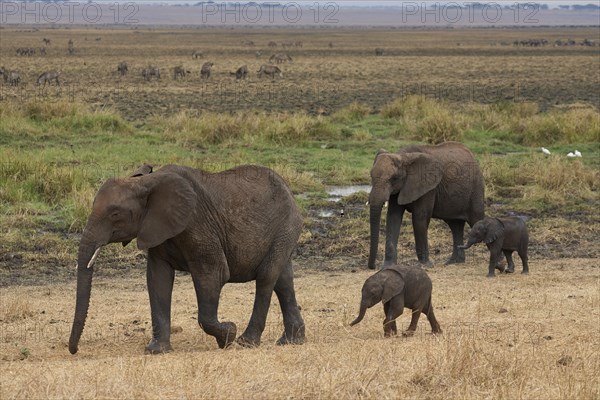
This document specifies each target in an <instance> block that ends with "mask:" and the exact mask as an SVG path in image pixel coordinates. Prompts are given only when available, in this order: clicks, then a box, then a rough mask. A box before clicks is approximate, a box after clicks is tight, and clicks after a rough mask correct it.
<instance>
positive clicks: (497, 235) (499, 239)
mask: <svg viewBox="0 0 600 400" xmlns="http://www.w3.org/2000/svg"><path fill="white" fill-rule="evenodd" d="M480 242H484V243H485V244H486V246H487V248H488V250H489V251H490V263H489V265H488V275H487V276H488V277H489V278H493V277H494V276H495V273H494V269H495V268H498V269H500V270H501V271H503V270H502V269H501V268H499V267H497V265H498V263H499V262H500V259H501V258H502V253H504V256H505V257H506V262H507V263H508V267H507V271H506V272H510V273H512V272H515V263H514V262H513V259H512V253H513V251H516V252H517V253H518V254H519V257H521V262H522V263H523V271H522V273H523V274H528V273H529V266H528V264H527V247H528V246H529V233H528V231H527V226H526V225H525V222H524V221H523V220H522V219H521V218H519V217H506V218H490V217H485V218H484V219H483V220H481V221H479V222H477V223H476V224H475V225H473V228H471V231H470V232H469V236H468V238H467V244H466V245H464V246H461V247H462V248H463V249H468V248H469V247H471V246H473V245H474V244H475V243H480Z"/></svg>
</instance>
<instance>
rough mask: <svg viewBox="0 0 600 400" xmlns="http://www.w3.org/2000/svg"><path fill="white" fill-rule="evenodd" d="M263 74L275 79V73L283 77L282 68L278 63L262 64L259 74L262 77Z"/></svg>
mask: <svg viewBox="0 0 600 400" xmlns="http://www.w3.org/2000/svg"><path fill="white" fill-rule="evenodd" d="M263 75H269V76H270V77H271V78H273V79H275V75H277V76H279V77H280V78H281V77H283V73H282V72H281V69H279V67H278V66H276V65H266V64H265V65H261V66H260V69H259V70H258V76H259V77H261V76H263Z"/></svg>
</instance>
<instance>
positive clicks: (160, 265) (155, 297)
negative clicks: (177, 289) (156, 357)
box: [146, 248, 175, 354]
mask: <svg viewBox="0 0 600 400" xmlns="http://www.w3.org/2000/svg"><path fill="white" fill-rule="evenodd" d="M158 251H159V250H157V249H156V248H152V249H150V250H149V251H148V266H147V270H146V281H147V285H148V295H149V297H150V313H151V315H152V339H151V340H150V343H148V346H146V351H147V352H149V353H150V354H158V353H165V352H170V351H173V347H171V294H172V293H173V281H174V279H175V270H174V269H173V268H171V266H170V265H169V263H168V262H167V261H165V260H163V259H161V258H160V257H159V256H158V254H157V253H158Z"/></svg>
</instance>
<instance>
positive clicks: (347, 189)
mask: <svg viewBox="0 0 600 400" xmlns="http://www.w3.org/2000/svg"><path fill="white" fill-rule="evenodd" d="M370 191H371V185H349V186H331V187H330V188H328V189H327V194H328V195H329V196H330V197H329V198H328V199H327V200H329V201H333V202H338V201H340V200H341V199H342V197H346V196H350V195H351V194H354V193H358V192H366V193H369V192H370Z"/></svg>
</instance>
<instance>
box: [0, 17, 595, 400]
mask: <svg viewBox="0 0 600 400" xmlns="http://www.w3.org/2000/svg"><path fill="white" fill-rule="evenodd" d="M0 32H1V36H2V40H1V41H0V56H1V59H2V64H3V67H4V68H5V69H6V70H11V71H17V72H18V73H19V75H20V77H21V79H20V82H19V83H18V84H17V85H14V86H13V85H10V84H9V82H3V83H2V87H1V89H2V91H1V92H0V117H1V118H0V159H1V162H0V234H1V237H0V398H2V399H16V398H19V399H37V398H60V399H63V398H77V399H79V398H148V399H154V398H190V399H192V398H194V399H195V398H211V399H213V398H236V399H237V398H244V399H246V398H269V399H271V398H311V399H312V398H336V399H338V398H367V399H375V398H377V399H380V398H435V399H438V398H440V399H441V398H444V399H446V398H477V399H479V398H481V399H484V398H485V399H487V398H494V399H516V398H527V399H598V398H599V397H600V382H599V378H598V377H599V376H600V353H599V352H598V349H599V348H600V268H599V263H598V260H599V258H600V248H599V247H598V239H597V238H598V237H599V236H600V218H599V214H598V211H597V210H598V206H599V204H598V203H599V201H598V200H599V199H598V190H599V185H600V183H599V182H600V171H599V168H600V112H599V109H598V107H599V106H600V97H599V96H598V93H600V82H599V80H598V74H597V73H596V72H597V71H598V70H599V69H600V57H599V54H600V51H599V49H600V47H598V46H581V45H576V46H567V47H564V46H553V43H554V42H555V41H556V40H565V39H569V38H571V39H574V40H576V41H577V42H581V41H583V40H584V39H586V38H591V39H593V38H594V37H596V36H597V32H598V31H597V28H553V29H547V28H536V29H480V30H476V29H464V30H460V29H447V30H431V31H428V30H417V29H414V30H409V29H407V30H375V29H361V30H358V29H357V30H344V29H328V30H311V29H297V30H291V29H283V28H281V29H258V28H254V29H185V28H181V29H168V28H158V27H157V28H142V27H140V28H139V29H128V28H127V29H126V28H121V29H109V28H100V29H83V28H81V29H80V28H75V27H71V28H70V29H65V28H58V29H44V28H38V29H24V28H14V27H7V26H5V27H4V29H1V30H0ZM44 38H46V39H48V40H49V41H50V44H47V42H46V43H44V42H43V39H44ZM531 38H544V39H546V40H547V41H548V44H547V45H545V46H539V47H525V46H514V45H513V42H514V41H515V40H525V39H531ZM70 39H71V40H72V41H73V45H72V48H73V49H74V50H73V51H71V52H70V54H69V51H68V41H69V40H70ZM250 42H252V43H253V44H251V43H250ZM269 42H273V43H275V46H273V44H271V46H269ZM300 42H301V44H300ZM283 43H285V44H286V46H285V48H283V47H282V44H283ZM288 43H291V44H292V45H289V46H288V45H287V44H288ZM42 46H45V47H46V55H40V54H39V47H42ZM30 47H35V48H36V49H38V51H36V54H34V55H31V56H22V55H18V54H17V53H16V49H17V48H30ZM375 48H381V49H383V53H382V54H383V55H375ZM194 51H201V52H202V55H201V56H200V57H198V58H192V53H193V52H194ZM274 53H287V54H288V55H290V57H291V58H292V60H293V61H292V62H285V63H281V64H277V65H278V66H279V68H280V69H281V71H282V73H283V74H282V76H281V77H278V76H275V77H273V78H272V77H259V76H257V73H256V71H258V69H259V67H260V66H261V65H262V64H268V63H269V61H268V59H269V58H270V56H271V55H272V54H274ZM122 61H125V62H127V64H128V72H127V74H125V75H123V76H121V75H119V74H118V73H117V65H118V63H119V62H122ZM205 62H213V63H214V66H213V70H212V75H211V77H210V78H209V79H208V80H201V79H200V75H199V71H200V66H201V65H202V64H203V63H205ZM244 64H246V65H247V66H248V69H249V71H250V72H249V74H248V76H247V78H246V79H240V80H236V78H235V76H234V75H231V73H232V72H234V71H235V70H236V69H237V68H238V67H240V66H241V65H244ZM150 65H153V66H157V67H159V68H160V69H161V78H160V79H156V78H155V77H152V79H151V80H149V81H146V80H145V79H144V78H143V77H142V69H143V68H146V67H148V66H150ZM175 66H182V67H184V69H187V70H189V71H190V73H189V74H184V77H183V78H182V79H177V80H174V79H173V70H172V69H173V68H174V67H175ZM48 70H56V71H59V72H60V77H59V81H60V84H59V85H56V84H55V83H50V84H47V85H39V86H38V85H35V81H36V79H37V77H38V75H39V74H41V73H42V72H44V71H48ZM447 140H457V141H460V142H463V143H465V144H466V145H467V146H468V147H469V148H471V149H472V151H473V152H474V154H475V156H476V158H477V159H478V161H479V163H480V166H481V169H482V171H483V174H484V178H485V184H486V214H487V215H491V216H506V215H519V216H521V217H523V218H524V219H526V221H527V224H528V227H529V231H530V246H529V261H530V274H529V275H521V274H520V273H519V272H520V267H521V264H520V260H519V259H518V257H515V262H516V270H517V272H516V273H515V274H500V275H499V276H498V277H496V278H494V279H488V278H486V277H485V275H486V266H487V261H488V257H489V253H488V251H487V249H486V248H485V246H484V245H479V246H475V247H474V248H472V249H470V250H468V252H467V262H466V263H465V264H461V265H452V266H447V267H444V266H443V262H444V260H445V259H446V258H447V257H448V256H449V253H450V249H451V235H450V231H449V229H448V228H447V226H445V224H444V223H443V222H440V221H437V220H432V222H431V225H430V229H429V244H430V252H431V255H432V259H433V261H434V267H433V268H431V269H428V270H427V272H428V274H429V276H430V277H431V279H432V281H433V305H434V309H435V312H436V316H437V319H438V321H439V323H440V325H441V328H442V330H443V333H442V334H440V335H431V333H430V327H429V325H428V323H427V320H426V318H421V321H420V324H419V327H418V330H417V332H416V334H415V335H414V336H413V337H410V338H404V337H401V336H399V337H394V338H384V337H383V329H382V320H383V312H382V307H381V306H375V307H373V308H372V309H370V310H368V312H367V316H366V317H365V319H364V320H363V321H362V322H361V323H360V324H358V325H356V326H354V327H350V326H349V322H350V321H352V320H353V319H354V317H355V316H356V313H357V311H358V306H359V301H360V288H361V286H362V283H363V282H364V280H365V279H366V278H367V277H368V276H370V275H371V273H372V271H370V270H367V269H366V257H367V255H368V241H369V224H368V218H369V212H368V207H366V206H365V203H366V201H367V193H366V192H364V191H356V192H353V191H351V190H350V191H348V192H347V193H350V194H347V195H338V193H342V192H343V191H341V189H348V188H349V187H359V188H361V187H363V186H362V185H369V183H370V176H369V170H370V167H371V165H372V163H373V158H374V156H375V154H376V152H377V150H378V149H381V148H385V149H387V150H390V151H392V150H396V149H399V148H401V147H402V146H404V145H407V144H410V143H432V144H433V143H441V142H443V141H447ZM541 147H545V148H547V149H548V150H549V151H550V153H551V154H550V155H545V154H544V153H542V151H541ZM575 150H578V151H579V152H581V154H582V157H567V153H569V152H574V151H575ZM143 163H149V164H152V165H154V166H155V168H158V167H160V166H162V165H165V164H169V163H176V164H183V165H188V166H192V167H197V168H202V169H206V170H209V171H221V170H224V169H226V168H229V167H233V166H235V165H240V164H245V163H254V164H262V165H266V166H269V167H271V168H273V169H274V170H275V171H277V172H278V173H280V174H281V175H282V176H283V177H284V179H285V180H286V181H287V182H288V184H289V185H290V187H291V189H292V191H293V193H294V195H295V198H296V201H297V203H298V205H299V207H300V209H301V211H302V214H303V217H304V229H303V232H302V235H301V237H300V241H299V244H298V249H297V251H296V254H295V256H294V265H295V277H296V278H295V285H296V292H297V298H298V302H299V304H300V306H301V308H302V311H301V312H302V315H303V317H304V320H305V323H306V334H307V342H306V343H305V344H304V345H301V346H283V347H280V346H276V345H275V341H276V339H277V338H278V337H279V336H280V335H281V332H282V331H283V326H282V323H281V313H280V309H279V304H278V303H277V300H276V299H275V298H274V299H273V303H272V305H271V308H270V311H269V316H268V319H267V327H266V329H265V332H264V334H263V337H262V344H261V346H260V347H258V348H252V349H248V348H242V347H239V346H238V345H232V346H231V347H230V348H228V349H226V350H220V349H218V347H217V344H216V342H215V341H214V339H213V338H212V337H209V336H206V335H205V334H204V332H203V331H202V330H201V329H200V327H199V326H198V323H197V305H196V298H195V293H194V289H193V285H192V282H191V278H190V276H189V275H187V274H185V273H178V274H177V275H176V280H175V288H174V294H173V309H172V322H173V327H172V330H173V335H172V344H173V347H174V349H175V351H174V352H172V353H169V354H164V355H159V356H150V355H145V354H144V346H145V345H146V344H147V342H148V341H149V339H150V335H151V326H150V324H151V323H150V310H149V304H148V295H147V292H146V283H145V257H146V256H145V254H144V253H143V252H141V251H138V250H137V249H136V247H135V242H134V243H132V244H130V245H128V246H127V247H124V248H123V247H122V246H121V245H118V246H117V245H116V244H115V245H110V246H106V247H105V248H104V249H103V250H102V252H101V253H100V255H99V257H98V261H97V263H96V266H95V268H96V269H97V271H96V272H95V277H94V284H93V290H92V300H91V306H90V311H89V317H88V320H87V324H86V327H85V330H84V333H83V336H82V339H81V342H80V346H79V352H78V353H77V354H76V355H71V354H69V352H68V349H67V341H68V336H69V332H70V327H71V322H72V317H73V312H74V303H75V268H74V265H75V258H76V251H77V245H78V241H79V238H80V237H81V231H82V229H83V226H84V225H85V222H86V219H87V216H88V214H89V212H90V209H91V203H92V200H93V198H94V194H95V192H96V191H97V189H98V188H99V186H100V185H101V184H102V182H104V181H105V180H106V179H108V178H111V177H115V176H125V175H127V174H128V173H130V172H131V171H133V170H134V169H136V168H137V167H138V166H139V165H141V164H143ZM367 190H368V189H367ZM342 211H343V212H342ZM383 226H384V224H382V227H383ZM467 231H468V228H467ZM382 236H383V235H382ZM380 242H383V240H381V241H380ZM398 248H399V258H400V259H401V261H402V262H406V263H412V262H413V261H414V259H415V258H416V257H415V250H414V239H413V236H412V227H411V224H410V215H407V216H406V217H405V220H404V224H403V227H402V231H401V235H400V241H399V247H398ZM379 254H380V255H381V254H383V243H380V251H379ZM379 262H380V263H381V260H379ZM253 294H254V284H253V283H252V282H250V283H247V284H228V285H226V286H225V288H224V290H223V292H222V295H221V303H220V308H219V318H220V319H221V320H223V321H233V322H235V323H236V324H237V326H238V330H239V331H240V332H241V331H242V330H243V329H244V328H245V324H246V323H247V321H248V318H249V316H250V313H251V308H252V302H253V298H254V295H253ZM409 313H410V312H409V311H408V310H406V311H405V314H404V315H403V316H401V317H400V319H399V328H404V329H405V328H406V327H407V326H408V322H409V319H410V318H409V316H408V314H409Z"/></svg>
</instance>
